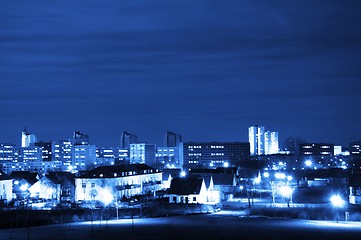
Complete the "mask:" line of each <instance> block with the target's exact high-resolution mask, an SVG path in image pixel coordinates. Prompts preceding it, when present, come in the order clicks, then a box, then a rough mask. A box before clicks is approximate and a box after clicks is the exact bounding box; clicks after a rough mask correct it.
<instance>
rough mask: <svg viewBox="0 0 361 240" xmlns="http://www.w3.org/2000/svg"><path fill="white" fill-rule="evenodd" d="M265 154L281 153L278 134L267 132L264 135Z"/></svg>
mask: <svg viewBox="0 0 361 240" xmlns="http://www.w3.org/2000/svg"><path fill="white" fill-rule="evenodd" d="M264 149H265V152H264V154H266V155H270V154H276V153H278V151H279V146H278V132H270V131H266V132H265V134H264Z"/></svg>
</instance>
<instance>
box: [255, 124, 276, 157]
mask: <svg viewBox="0 0 361 240" xmlns="http://www.w3.org/2000/svg"><path fill="white" fill-rule="evenodd" d="M248 138H249V144H250V150H251V155H270V154H276V153H278V152H279V145H278V132H271V131H265V127H264V126H258V125H253V126H250V127H249V128H248Z"/></svg>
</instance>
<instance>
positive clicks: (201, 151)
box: [183, 142, 250, 169]
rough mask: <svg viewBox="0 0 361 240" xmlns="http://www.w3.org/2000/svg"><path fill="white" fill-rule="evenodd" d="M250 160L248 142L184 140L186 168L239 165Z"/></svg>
mask: <svg viewBox="0 0 361 240" xmlns="http://www.w3.org/2000/svg"><path fill="white" fill-rule="evenodd" d="M248 160H250V144H249V143H248V142H184V143H183V167H184V168H186V169H187V168H188V169H190V168H216V167H219V166H221V167H224V166H225V167H228V166H238V164H239V163H240V162H241V161H248Z"/></svg>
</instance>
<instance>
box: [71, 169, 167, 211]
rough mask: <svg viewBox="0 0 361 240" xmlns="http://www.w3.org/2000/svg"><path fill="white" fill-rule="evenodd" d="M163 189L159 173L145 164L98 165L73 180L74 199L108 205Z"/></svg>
mask: <svg viewBox="0 0 361 240" xmlns="http://www.w3.org/2000/svg"><path fill="white" fill-rule="evenodd" d="M162 189H163V186H162V172H160V171H158V170H157V169H154V168H152V167H150V166H147V165H145V164H123V165H114V166H100V167H97V168H95V169H93V170H90V171H88V172H86V173H85V174H83V175H81V176H79V177H77V178H76V179H75V201H100V202H103V203H104V204H109V203H111V202H113V201H119V200H120V199H122V198H124V197H126V198H130V197H134V196H137V195H145V194H151V195H153V196H155V193H156V191H159V190H162Z"/></svg>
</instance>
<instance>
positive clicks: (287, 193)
mask: <svg viewBox="0 0 361 240" xmlns="http://www.w3.org/2000/svg"><path fill="white" fill-rule="evenodd" d="M279 191H280V194H281V195H282V196H283V197H284V198H285V199H286V201H287V207H289V206H290V201H291V202H292V193H293V189H292V188H291V187H290V186H287V185H285V186H282V187H280V189H279Z"/></svg>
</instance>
